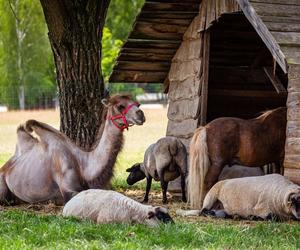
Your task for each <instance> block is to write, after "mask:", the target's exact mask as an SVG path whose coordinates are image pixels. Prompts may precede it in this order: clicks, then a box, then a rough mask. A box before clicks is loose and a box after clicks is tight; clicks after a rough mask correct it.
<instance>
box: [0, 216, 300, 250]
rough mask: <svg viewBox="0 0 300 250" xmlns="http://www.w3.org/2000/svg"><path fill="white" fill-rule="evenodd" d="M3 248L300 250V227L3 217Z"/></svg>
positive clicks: (50, 217) (1, 237)
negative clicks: (101, 222)
mask: <svg viewBox="0 0 300 250" xmlns="http://www.w3.org/2000/svg"><path fill="white" fill-rule="evenodd" d="M0 220H1V223H0V232H1V234H0V248H1V249H33V248H34V249H36V248H39V249H200V248H202V249H203V248H207V249H253V248H257V249H297V248H299V247H300V225H299V224H292V225H288V224H281V223H275V222H268V223H262V222H259V223H256V224H255V225H252V224H251V225H247V224H245V225H243V224H238V225H235V224H232V223H226V222H225V221H221V222H220V221H218V223H217V224H214V223H213V222H206V223H201V222H198V223H185V222H178V223H176V224H174V225H166V226H165V225H162V226H161V227H159V228H147V227H146V226H143V225H120V224H119V225H118V224H112V225H95V224H92V223H90V222H88V221H78V220H76V219H72V218H71V219H65V218H62V217H61V216H50V215H36V214H32V213H28V212H27V213H25V212H22V211H7V212H2V213H0Z"/></svg>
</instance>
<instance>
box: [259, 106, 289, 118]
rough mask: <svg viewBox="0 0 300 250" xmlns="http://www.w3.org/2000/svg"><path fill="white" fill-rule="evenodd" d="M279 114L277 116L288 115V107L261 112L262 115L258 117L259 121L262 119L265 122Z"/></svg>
mask: <svg viewBox="0 0 300 250" xmlns="http://www.w3.org/2000/svg"><path fill="white" fill-rule="evenodd" d="M274 113H277V114H282V115H283V114H286V107H279V108H276V109H270V110H267V111H264V112H261V115H260V116H259V117H257V119H262V120H265V119H267V118H268V117H269V116H270V115H272V114H274Z"/></svg>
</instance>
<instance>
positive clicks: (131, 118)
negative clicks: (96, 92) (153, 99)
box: [102, 95, 145, 130]
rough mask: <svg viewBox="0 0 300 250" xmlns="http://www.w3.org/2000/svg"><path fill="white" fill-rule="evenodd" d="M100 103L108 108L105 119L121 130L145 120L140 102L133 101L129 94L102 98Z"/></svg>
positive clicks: (140, 123) (141, 123)
mask: <svg viewBox="0 0 300 250" xmlns="http://www.w3.org/2000/svg"><path fill="white" fill-rule="evenodd" d="M102 103H103V104H104V105H105V106H106V107H107V108H108V112H107V115H108V116H107V119H110V120H111V121H112V123H113V124H114V125H115V126H116V127H118V128H119V129H121V130H123V129H125V128H126V129H127V128H128V127H130V126H132V125H143V123H144V122H145V116H144V112H143V111H142V110H141V109H140V108H139V106H140V104H139V103H137V102H135V101H133V100H132V98H131V96H130V95H114V96H112V97H110V98H109V99H108V100H106V99H103V100H102Z"/></svg>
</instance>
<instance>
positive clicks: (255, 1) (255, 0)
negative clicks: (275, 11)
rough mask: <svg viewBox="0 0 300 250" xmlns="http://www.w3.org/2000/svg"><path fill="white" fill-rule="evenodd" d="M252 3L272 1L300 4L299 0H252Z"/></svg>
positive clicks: (273, 2) (274, 2)
mask: <svg viewBox="0 0 300 250" xmlns="http://www.w3.org/2000/svg"><path fill="white" fill-rule="evenodd" d="M250 2H251V3H271V4H284V5H293V6H295V5H296V6H297V5H300V2H299V0H288V1H287V0H250Z"/></svg>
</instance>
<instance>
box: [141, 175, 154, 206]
mask: <svg viewBox="0 0 300 250" xmlns="http://www.w3.org/2000/svg"><path fill="white" fill-rule="evenodd" d="M151 183H152V177H151V176H149V177H147V186H146V193H145V197H144V200H143V202H145V203H147V202H148V197H149V192H150V188H151Z"/></svg>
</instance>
